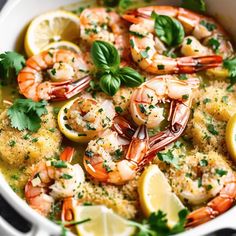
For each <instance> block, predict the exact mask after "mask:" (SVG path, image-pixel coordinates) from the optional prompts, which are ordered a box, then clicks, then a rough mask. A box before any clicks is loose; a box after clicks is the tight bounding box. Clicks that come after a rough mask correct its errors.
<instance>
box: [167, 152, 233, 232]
mask: <svg viewBox="0 0 236 236" xmlns="http://www.w3.org/2000/svg"><path fill="white" fill-rule="evenodd" d="M180 161H181V160H180ZM181 162H183V163H182V164H181V168H180V169H172V170H171V174H170V178H171V185H172V187H173V190H174V191H175V193H176V194H177V195H178V196H179V197H180V199H182V200H183V201H186V202H187V203H188V204H190V205H200V204H204V203H205V202H208V201H209V200H210V201H209V202H208V203H207V204H206V206H203V207H201V208H199V209H197V210H194V211H193V212H191V213H190V214H189V215H188V217H187V225H186V226H187V227H193V226H197V225H199V224H202V223H205V222H207V221H209V220H211V219H213V218H215V217H216V216H218V215H220V214H222V213H223V212H225V211H227V210H228V209H229V208H230V207H231V206H232V204H233V202H234V201H235V198H236V175H235V172H234V171H233V170H232V169H231V168H230V166H229V164H228V163H227V162H226V161H225V160H224V158H223V157H222V156H220V155H219V154H217V153H215V152H214V151H210V152H209V153H208V154H207V155H204V154H203V153H198V152H197V153H195V154H193V155H188V156H186V157H185V158H183V160H182V161H181ZM187 174H188V175H187ZM211 199H212V200H211Z"/></svg>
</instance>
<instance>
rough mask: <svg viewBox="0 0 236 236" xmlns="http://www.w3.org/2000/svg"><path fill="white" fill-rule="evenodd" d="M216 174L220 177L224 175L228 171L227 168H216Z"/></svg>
mask: <svg viewBox="0 0 236 236" xmlns="http://www.w3.org/2000/svg"><path fill="white" fill-rule="evenodd" d="M215 171H216V174H217V175H219V176H220V177H222V176H224V175H226V174H227V173H228V171H227V170H223V169H216V170H215Z"/></svg>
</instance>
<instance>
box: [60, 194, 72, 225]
mask: <svg viewBox="0 0 236 236" xmlns="http://www.w3.org/2000/svg"><path fill="white" fill-rule="evenodd" d="M75 206H76V200H75V199H74V198H73V197H68V198H65V199H64V200H63V205H62V212H61V220H62V222H70V221H73V220H74V219H75V217H74V209H75ZM66 226H69V224H68V225H66Z"/></svg>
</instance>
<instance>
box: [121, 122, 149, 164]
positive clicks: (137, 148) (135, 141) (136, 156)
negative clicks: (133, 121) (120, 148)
mask: <svg viewBox="0 0 236 236" xmlns="http://www.w3.org/2000/svg"><path fill="white" fill-rule="evenodd" d="M148 147H149V136H148V132H147V127H146V126H145V125H141V126H139V127H138V129H137V130H136V132H135V134H134V135H133V137H132V140H131V142H130V145H129V148H128V151H127V153H126V157H125V159H127V160H130V161H131V162H134V163H136V164H137V166H138V165H139V163H140V162H141V161H142V160H143V158H144V156H145V154H146V153H147V150H148Z"/></svg>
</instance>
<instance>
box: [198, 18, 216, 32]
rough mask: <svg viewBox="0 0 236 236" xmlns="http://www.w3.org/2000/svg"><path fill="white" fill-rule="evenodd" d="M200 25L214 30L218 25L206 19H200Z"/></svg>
mask: <svg viewBox="0 0 236 236" xmlns="http://www.w3.org/2000/svg"><path fill="white" fill-rule="evenodd" d="M200 25H203V26H205V27H206V28H207V29H208V30H209V31H213V30H215V29H216V25H215V24H213V23H210V22H207V21H205V20H201V21H200Z"/></svg>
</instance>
